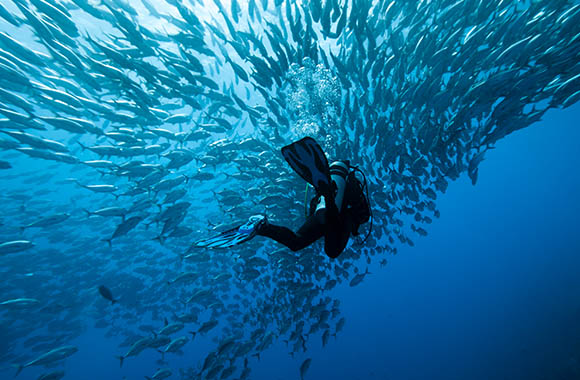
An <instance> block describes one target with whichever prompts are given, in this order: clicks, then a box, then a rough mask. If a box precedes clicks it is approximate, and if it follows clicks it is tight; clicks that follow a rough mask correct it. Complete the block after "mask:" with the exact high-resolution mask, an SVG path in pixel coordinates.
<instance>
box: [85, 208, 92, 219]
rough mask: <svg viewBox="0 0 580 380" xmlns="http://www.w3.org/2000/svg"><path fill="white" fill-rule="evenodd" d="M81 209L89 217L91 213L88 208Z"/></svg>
mask: <svg viewBox="0 0 580 380" xmlns="http://www.w3.org/2000/svg"><path fill="white" fill-rule="evenodd" d="M83 211H84V212H86V213H87V218H89V217H90V216H91V215H93V213H92V212H90V211H89V210H87V209H86V208H83Z"/></svg>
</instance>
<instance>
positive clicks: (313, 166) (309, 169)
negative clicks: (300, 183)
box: [282, 137, 332, 194]
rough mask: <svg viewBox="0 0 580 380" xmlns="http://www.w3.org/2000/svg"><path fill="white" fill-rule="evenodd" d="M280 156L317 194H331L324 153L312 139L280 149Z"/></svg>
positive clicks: (306, 138)
mask: <svg viewBox="0 0 580 380" xmlns="http://www.w3.org/2000/svg"><path fill="white" fill-rule="evenodd" d="M282 156H284V159H285V160H286V162H288V164H289V165H290V166H291V167H292V169H294V171H295V172H296V173H297V174H298V175H299V176H300V177H302V178H303V179H304V180H305V181H306V182H308V183H309V184H311V185H312V186H314V188H315V189H316V190H317V191H318V193H319V194H331V193H332V186H331V184H332V182H331V179H330V169H329V166H328V160H327V158H326V155H325V154H324V151H323V150H322V148H321V147H320V145H318V143H317V142H316V141H315V140H314V139H313V138H312V137H304V138H303V139H302V140H298V141H296V142H293V143H292V144H290V145H286V146H285V147H283V148H282Z"/></svg>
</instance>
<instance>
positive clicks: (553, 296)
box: [4, 105, 580, 380]
mask: <svg viewBox="0 0 580 380" xmlns="http://www.w3.org/2000/svg"><path fill="white" fill-rule="evenodd" d="M578 120H580V106H579V105H576V106H573V107H570V108H569V109H566V110H563V111H561V110H555V111H551V112H549V113H548V114H547V115H546V117H545V120H543V121H542V122H539V123H536V124H534V125H533V126H531V127H530V128H527V129H525V130H522V131H519V132H517V133H514V134H513V135H511V136H509V137H508V138H506V139H505V140H503V141H502V142H501V143H499V144H498V145H497V148H496V149H494V150H493V151H492V152H491V154H489V155H488V156H487V157H486V160H485V161H484V162H483V163H482V165H481V169H480V180H479V182H478V184H477V186H472V185H471V183H470V181H469V179H468V178H466V177H462V178H461V179H460V180H458V181H457V182H455V183H452V184H451V185H450V186H449V190H448V191H447V193H446V194H444V195H443V196H441V198H440V200H439V202H440V203H439V204H440V209H441V218H440V219H439V220H437V221H436V222H435V223H434V224H433V226H432V229H431V230H430V233H429V235H428V236H427V237H425V238H422V239H419V240H417V242H416V246H415V247H413V248H406V249H402V250H401V251H400V253H399V254H397V255H396V256H391V257H389V263H388V265H387V266H386V267H384V268H381V267H380V266H379V265H371V266H370V271H371V272H372V275H371V276H368V277H367V278H366V279H365V280H364V281H363V282H362V284H360V285H358V286H356V287H353V288H350V287H349V286H348V285H347V284H343V285H341V286H338V287H337V288H336V289H335V290H333V292H332V293H333V296H334V297H336V298H338V299H339V300H341V307H342V315H343V316H344V317H345V318H346V321H347V323H346V325H345V328H344V330H343V332H342V333H341V334H339V335H338V336H337V337H336V339H335V338H331V339H330V341H329V343H328V344H327V345H326V347H324V348H323V347H322V343H321V341H320V340H319V339H312V340H311V342H310V343H309V344H308V351H307V352H306V353H304V354H300V355H297V356H296V357H295V358H291V357H290V356H289V355H288V353H287V350H286V349H285V345H284V343H283V342H277V343H276V344H275V345H274V346H273V347H272V348H270V349H268V350H266V351H265V352H263V353H262V354H261V358H260V360H258V359H257V358H253V359H252V366H253V372H252V376H251V378H252V379H296V378H299V372H298V366H299V364H300V363H301V362H302V361H303V360H304V359H305V358H307V357H310V358H312V365H311V368H310V369H309V372H308V375H307V377H306V378H308V379H397V380H398V379H401V380H406V379H427V378H428V379H575V378H578V376H579V374H580V347H579V343H578V342H580V328H579V327H578V323H577V320H578V318H579V317H580V301H579V300H580V276H578V265H579V264H580V258H579V255H578V253H579V252H580V235H579V234H578V231H577V226H578V219H577V218H578V213H579V212H580V202H579V201H578V199H577V194H578V193H579V192H580V176H579V175H578V171H577V165H578V164H579V163H580V161H579V157H578V152H580V130H579V129H578V126H577V123H578ZM204 343H205V344H204ZM75 344H77V345H78V347H79V352H78V353H77V354H76V355H75V357H74V360H68V361H67V362H66V364H65V366H64V368H65V369H66V372H67V374H68V375H67V376H69V378H76V379H140V378H142V377H143V376H146V375H150V374H151V373H153V372H154V371H155V370H156V369H157V368H158V367H159V365H158V364H156V363H155V361H156V360H157V359H158V357H159V354H157V353H156V352H148V351H146V352H143V353H142V354H141V355H140V356H139V357H137V358H130V359H127V364H125V365H124V367H123V368H122V369H120V368H119V367H118V361H117V359H116V358H115V357H114V355H118V354H119V349H118V348H117V344H118V342H117V341H115V340H114V339H106V338H104V337H103V330H98V329H93V330H89V331H88V332H86V333H85V334H83V335H82V336H81V337H79V339H78V340H77V342H75ZM209 347H210V342H208V341H206V342H203V338H202V339H201V340H198V341H197V344H196V345H191V346H189V347H187V349H185V350H184V352H185V354H184V355H183V356H181V357H174V358H171V359H170V360H169V364H170V366H176V367H177V366H180V365H187V364H188V363H191V362H192V361H193V362H197V361H199V360H200V357H201V355H203V354H204V352H205V349H206V348H209ZM40 373H42V371H41V370H39V369H38V368H27V369H26V370H25V372H24V373H23V374H21V375H20V376H19V378H20V379H24V380H27V379H35V378H36V376H38V375H39V374H40ZM8 374H9V372H8V371H4V376H8Z"/></svg>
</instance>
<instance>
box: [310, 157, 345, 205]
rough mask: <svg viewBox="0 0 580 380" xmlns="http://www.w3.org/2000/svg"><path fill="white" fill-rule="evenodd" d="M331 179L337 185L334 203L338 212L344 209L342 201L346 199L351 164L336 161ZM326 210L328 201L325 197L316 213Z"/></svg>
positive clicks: (321, 198) (320, 200) (332, 167)
mask: <svg viewBox="0 0 580 380" xmlns="http://www.w3.org/2000/svg"><path fill="white" fill-rule="evenodd" d="M329 169H330V179H331V180H332V182H334V183H335V185H336V193H335V195H334V201H335V203H336V207H337V208H338V211H340V209H341V207H342V200H343V199H344V189H345V188H346V177H347V176H348V172H349V162H348V161H335V162H333V163H332V164H331V165H330V167H329ZM325 208H326V201H325V200H324V197H319V201H318V204H317V206H316V211H314V212H315V213H317V212H319V211H320V210H324V209H325Z"/></svg>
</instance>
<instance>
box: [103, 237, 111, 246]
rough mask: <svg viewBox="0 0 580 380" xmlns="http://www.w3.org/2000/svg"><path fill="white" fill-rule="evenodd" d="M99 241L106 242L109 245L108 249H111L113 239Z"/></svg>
mask: <svg viewBox="0 0 580 380" xmlns="http://www.w3.org/2000/svg"><path fill="white" fill-rule="evenodd" d="M101 241H106V242H107V243H108V244H109V248H113V238H110V239H101Z"/></svg>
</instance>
